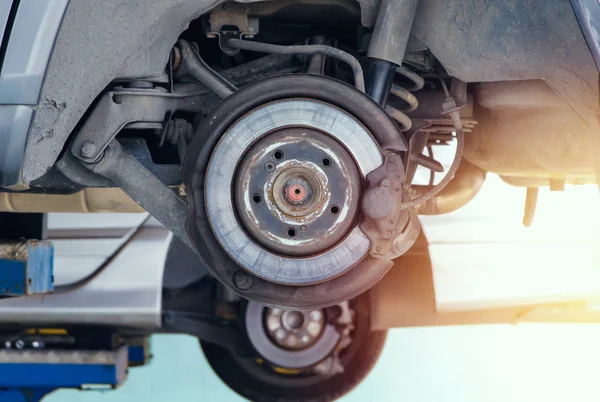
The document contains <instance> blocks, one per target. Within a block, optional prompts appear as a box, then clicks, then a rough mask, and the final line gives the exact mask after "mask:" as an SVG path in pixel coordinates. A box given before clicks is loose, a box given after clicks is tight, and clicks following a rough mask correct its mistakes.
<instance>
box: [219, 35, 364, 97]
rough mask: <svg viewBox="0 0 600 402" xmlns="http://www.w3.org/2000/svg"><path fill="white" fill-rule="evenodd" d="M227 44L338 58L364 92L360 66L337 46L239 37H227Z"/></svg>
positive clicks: (248, 48)
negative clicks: (273, 41)
mask: <svg viewBox="0 0 600 402" xmlns="http://www.w3.org/2000/svg"><path fill="white" fill-rule="evenodd" d="M227 46H229V47H232V48H235V49H242V50H251V51H254V52H263V53H278V54H309V55H313V54H323V55H325V56H329V57H332V58H334V59H338V60H341V61H343V62H344V63H346V64H348V65H349V66H350V68H351V69H352V73H353V74H354V86H355V87H356V89H358V90H359V91H361V92H365V76H364V73H363V69H362V66H361V65H360V63H359V62H358V60H357V59H356V57H354V56H352V55H351V54H350V53H347V52H344V51H343V50H340V49H338V48H335V47H332V46H327V45H298V46H280V45H272V44H270V43H261V42H250V41H245V40H241V39H229V40H228V41H227Z"/></svg>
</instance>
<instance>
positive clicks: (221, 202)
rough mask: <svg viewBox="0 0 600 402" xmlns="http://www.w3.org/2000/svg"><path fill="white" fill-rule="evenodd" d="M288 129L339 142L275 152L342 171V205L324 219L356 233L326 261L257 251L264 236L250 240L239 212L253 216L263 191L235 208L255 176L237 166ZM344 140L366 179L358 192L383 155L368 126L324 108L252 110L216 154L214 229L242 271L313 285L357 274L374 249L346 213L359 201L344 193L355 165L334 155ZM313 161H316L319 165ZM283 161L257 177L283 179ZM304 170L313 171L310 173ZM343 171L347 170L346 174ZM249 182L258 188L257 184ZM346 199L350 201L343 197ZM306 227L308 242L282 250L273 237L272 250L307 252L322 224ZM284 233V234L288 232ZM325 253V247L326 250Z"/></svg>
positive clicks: (210, 173)
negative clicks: (279, 171) (243, 185)
mask: <svg viewBox="0 0 600 402" xmlns="http://www.w3.org/2000/svg"><path fill="white" fill-rule="evenodd" d="M283 127H304V130H311V131H313V130H314V131H317V132H321V133H327V134H328V135H329V136H330V137H331V138H333V139H335V141H333V142H332V141H331V140H327V138H328V137H323V138H320V137H318V136H312V137H309V140H305V141H298V140H296V142H297V144H298V146H296V147H289V148H288V147H284V145H285V142H284V143H282V144H280V143H279V142H278V141H275V142H274V143H273V144H272V145H271V146H269V147H268V148H267V151H268V152H273V154H274V153H275V152H276V151H277V150H278V149H279V147H280V146H281V147H282V149H281V152H282V153H283V154H284V155H287V157H292V156H293V157H294V159H300V160H302V159H307V158H308V159H309V161H308V162H306V163H305V164H307V165H308V164H312V165H313V167H314V166H316V165H318V164H322V165H324V166H323V167H320V168H319V169H320V170H321V171H325V170H328V169H331V170H332V173H331V174H334V173H336V171H337V172H338V173H337V175H336V176H335V177H337V179H335V181H333V180H332V182H331V185H332V186H340V185H341V188H340V189H339V190H335V191H331V196H332V197H340V198H336V199H335V200H336V202H337V203H338V204H339V206H338V209H337V213H335V212H334V210H331V209H330V212H331V214H330V215H326V214H324V217H326V216H328V217H329V216H331V215H335V216H334V217H333V222H332V226H333V227H336V226H337V223H335V222H339V225H340V227H343V228H344V230H343V233H348V234H347V235H346V236H344V237H343V239H341V238H339V237H338V240H340V241H339V242H337V244H335V246H333V247H331V248H329V249H327V250H322V252H321V253H319V254H311V255H307V256H303V258H297V257H287V256H285V255H282V254H283V253H281V252H279V253H276V252H274V251H271V250H269V249H267V248H266V247H264V246H261V245H259V244H257V240H255V238H256V233H254V237H252V235H250V234H249V233H248V232H249V231H248V230H247V229H244V225H242V224H241V223H240V221H239V220H238V219H236V210H237V214H240V213H243V211H244V210H245V209H248V208H246V207H247V206H250V205H252V202H253V200H252V199H251V198H252V197H253V195H254V194H255V193H257V192H258V191H260V185H258V187H257V188H256V189H255V188H254V187H252V188H251V191H247V192H244V191H239V190H236V191H235V192H234V193H235V194H236V196H237V197H239V195H244V194H245V197H246V198H245V199H244V201H243V202H242V203H240V202H239V201H237V205H238V206H237V207H236V206H235V204H236V201H235V198H236V197H235V196H234V194H232V191H231V189H232V188H234V187H236V181H237V180H239V179H240V178H241V179H242V180H243V179H244V178H246V177H247V176H248V175H247V174H244V175H243V177H240V175H239V174H238V169H237V161H240V160H243V158H244V155H246V153H247V151H248V150H249V149H250V148H251V147H252V145H253V144H254V143H255V142H256V141H260V140H261V139H262V138H269V137H271V136H272V135H274V134H272V133H273V132H274V131H279V130H281V128H283ZM307 132H308V131H307ZM301 134H302V130H300V131H299V132H298V133H297V134H296V135H298V136H300V138H301V137H302V135H301ZM281 135H282V138H285V131H282V134H281ZM336 141H337V143H338V144H339V143H342V144H344V145H345V148H346V150H347V152H348V154H350V155H351V158H352V159H353V160H354V161H355V163H356V167H357V168H358V170H359V172H360V176H357V177H355V179H353V180H352V184H353V185H354V183H357V184H356V185H358V183H360V182H361V180H360V178H363V177H365V176H366V175H367V174H368V173H370V172H371V171H373V170H374V169H376V168H377V167H378V166H379V165H380V164H381V151H380V149H379V147H378V146H377V143H376V142H375V140H374V139H373V137H372V136H371V134H370V133H369V132H368V131H367V130H366V129H365V128H364V126H363V125H361V124H360V123H359V122H358V121H357V120H356V119H355V118H354V117H353V116H351V115H349V114H348V113H346V112H344V111H343V110H341V109H338V108H336V107H333V106H331V105H329V104H327V103H324V102H318V101H313V100H308V99H284V100H280V101H276V102H271V103H268V104H266V105H263V106H260V107H258V108H256V109H254V110H252V111H251V112H250V113H247V114H246V115H245V116H244V117H242V118H241V119H239V120H237V122H235V123H234V124H233V125H232V126H231V127H229V129H228V130H227V132H226V133H225V134H224V135H223V137H222V138H221V140H220V141H219V143H218V145H217V146H216V148H215V149H214V151H213V153H212V157H211V159H210V161H209V162H208V167H207V171H206V172H207V173H206V183H205V189H204V194H205V199H206V211H207V216H208V219H209V223H210V226H211V230H212V232H213V233H214V234H215V236H216V238H217V239H218V241H219V243H220V244H221V246H222V248H223V249H224V250H225V251H226V252H227V253H228V254H229V255H230V256H231V258H233V259H234V260H235V261H237V263H238V264H239V265H240V266H242V267H243V268H245V269H247V270H248V271H249V272H252V273H254V274H255V275H257V276H259V277H262V278H264V279H267V280H269V281H272V282H276V283H281V284H287V285H296V286H298V285H304V286H305V285H308V284H313V283H318V282H323V281H326V280H329V279H331V278H333V277H335V276H338V275H340V274H342V273H344V272H345V271H348V270H350V268H352V267H353V266H354V265H356V264H357V263H358V262H359V261H361V259H362V258H363V257H364V256H365V254H366V253H367V251H368V249H369V244H368V243H369V242H368V239H367V237H366V236H365V235H364V234H363V233H362V232H361V230H360V229H359V228H358V227H354V228H352V222H353V221H354V220H353V216H351V215H349V212H351V211H350V209H349V208H348V209H346V208H343V206H344V205H345V202H346V201H345V200H346V199H347V200H351V199H352V198H355V195H353V196H352V197H349V196H348V195H346V192H345V191H342V189H347V186H345V185H344V183H347V182H346V181H345V180H344V179H343V174H344V173H342V172H350V170H349V169H348V168H342V167H343V166H344V165H347V163H346V162H344V163H342V160H343V159H342V157H338V156H337V152H335V151H334V150H335V149H338V148H339V147H340V145H337V147H335V148H332V147H334V146H335V143H336ZM313 147H316V150H320V152H321V154H319V153H318V152H316V153H313V152H314V151H313V150H315V148H313ZM303 150H305V151H307V154H306V155H305V156H303V155H302V154H303ZM267 151H264V150H263V151H262V153H261V152H259V153H258V154H257V155H259V158H260V157H262V156H263V155H266V154H265V153H264V152H267ZM188 155H189V153H188ZM311 155H313V156H311ZM317 155H318V157H317ZM310 158H314V159H312V160H311V159H310ZM325 159H329V164H330V166H329V167H328V166H325V163H324V162H325ZM275 160H276V158H275V157H274V156H273V160H272V161H267V162H266V163H264V164H261V165H262V166H265V169H263V170H260V169H258V170H257V171H256V172H255V174H259V173H260V174H264V175H266V174H267V173H271V172H275V170H276V163H275ZM291 163H295V162H291ZM267 167H268V169H267ZM303 167H305V168H306V167H307V166H303ZM338 167H339V169H341V170H339V171H338V170H337V169H338ZM311 170H313V173H316V172H317V170H316V169H311ZM348 174H349V173H348ZM349 177H351V176H349ZM264 182H267V180H264ZM264 182H263V183H264ZM337 182H339V183H337ZM249 183H250V185H251V186H252V181H251V182H249ZM351 188H352V187H351ZM334 189H335V187H334ZM346 191H347V190H346ZM357 193H358V190H357V189H353V190H352V194H357ZM259 194H262V196H263V198H268V197H269V194H271V191H270V190H269V189H268V188H267V189H265V190H262V192H261V193H259ZM344 196H345V197H346V198H343V197H344ZM338 200H339V201H338ZM328 207H329V208H333V205H329V204H328ZM244 208H245V209H244ZM257 211H261V210H260V209H256V208H253V212H254V213H257ZM270 211H271V212H274V211H275V212H277V209H275V208H271V210H270ZM242 216H243V215H242ZM278 217H279V219H280V221H284V222H286V223H288V224H293V223H297V222H298V221H294V220H293V217H290V216H284V215H283V214H280V215H278ZM259 218H260V216H259ZM260 221H261V222H260V223H261V224H262V223H263V222H262V221H264V219H260ZM354 222H355V221H354ZM298 223H299V222H298ZM302 224H304V226H306V227H307V230H306V231H305V232H302V231H296V234H297V235H298V237H299V238H300V239H301V240H296V239H295V238H288V239H286V240H287V243H286V242H284V241H283V239H277V240H278V242H279V243H277V242H273V239H272V238H271V239H270V241H271V244H270V247H271V248H273V249H277V248H282V247H283V246H288V245H289V246H294V247H296V248H298V249H300V248H301V247H299V246H302V245H303V243H302V237H303V236H304V233H308V232H309V231H310V227H311V226H312V225H313V224H315V223H314V222H313V221H306V222H302ZM250 225H256V223H252V222H250ZM315 225H316V224H315ZM246 226H247V227H248V222H246ZM317 228H318V226H317ZM294 230H295V229H294ZM264 233H265V231H263V232H261V234H264ZM278 233H281V231H280V232H278ZM317 233H319V232H317ZM340 233H342V230H340ZM307 236H308V235H307ZM319 236H320V237H325V236H322V235H320V233H319ZM337 236H339V235H338V231H337V229H336V232H335V235H334V236H332V237H337ZM290 237H293V236H290ZM308 239H310V238H308ZM305 240H306V238H305ZM313 245H314V247H317V244H316V243H315V242H314V241H313V240H312V239H310V240H308V242H307V248H311V247H313ZM318 246H319V247H320V245H318ZM294 247H287V248H284V249H283V250H284V251H286V252H294V251H293V250H294ZM296 252H297V253H301V254H302V253H303V250H301V249H300V250H296ZM257 261H261V263H257ZM334 261H335V262H334Z"/></svg>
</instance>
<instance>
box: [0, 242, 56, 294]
mask: <svg viewBox="0 0 600 402" xmlns="http://www.w3.org/2000/svg"><path fill="white" fill-rule="evenodd" d="M53 290H54V246H52V243H51V242H49V241H38V240H29V241H21V242H7V243H0V296H5V297H6V296H29V295H35V294H46V293H51V292H52V291H53Z"/></svg>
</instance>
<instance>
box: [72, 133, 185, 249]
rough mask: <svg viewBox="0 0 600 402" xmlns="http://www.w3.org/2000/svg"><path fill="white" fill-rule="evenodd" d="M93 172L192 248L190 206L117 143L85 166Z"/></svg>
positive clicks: (112, 144)
mask: <svg viewBox="0 0 600 402" xmlns="http://www.w3.org/2000/svg"><path fill="white" fill-rule="evenodd" d="M83 165H84V166H85V167H87V168H88V169H90V170H91V171H92V172H94V173H97V174H99V175H102V176H104V177H107V178H109V179H110V180H112V181H113V182H114V183H115V184H116V185H117V186H119V187H121V188H122V189H123V191H125V192H126V193H127V195H129V196H130V197H131V198H132V199H133V200H134V201H135V202H137V203H138V204H139V205H140V206H141V207H142V208H144V209H145V210H146V211H148V212H149V213H150V214H151V215H152V216H153V217H155V218H156V219H157V220H158V221H159V222H160V223H162V224H163V225H164V226H165V227H166V228H167V229H169V230H170V231H171V232H173V234H174V235H175V236H176V237H178V238H179V239H180V240H181V241H183V242H184V243H185V244H187V245H188V246H189V247H191V243H190V240H189V238H188V236H187V233H186V231H185V227H184V223H185V218H186V215H187V205H186V203H185V202H184V201H183V200H182V199H181V197H179V196H178V195H177V194H175V193H174V192H173V190H171V189H170V188H169V187H167V186H166V185H165V184H163V183H162V182H161V181H160V180H159V179H158V178H157V177H156V176H154V175H153V174H152V173H151V172H150V171H149V170H148V169H146V168H145V167H144V166H143V165H142V164H141V163H140V162H139V161H138V160H137V159H136V158H135V157H134V156H133V155H130V154H129V153H127V152H126V151H125V150H124V149H123V147H122V146H121V144H119V143H118V142H117V141H116V140H113V141H111V143H110V144H108V146H107V147H106V150H105V151H104V154H103V156H102V158H101V159H100V160H99V161H98V162H97V163H83Z"/></svg>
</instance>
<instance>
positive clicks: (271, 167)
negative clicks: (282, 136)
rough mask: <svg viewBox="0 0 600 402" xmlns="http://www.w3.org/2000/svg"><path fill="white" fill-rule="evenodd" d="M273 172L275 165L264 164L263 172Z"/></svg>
mask: <svg viewBox="0 0 600 402" xmlns="http://www.w3.org/2000/svg"><path fill="white" fill-rule="evenodd" d="M274 170H275V163H273V162H267V163H265V171H266V172H268V173H271V172H272V171H274Z"/></svg>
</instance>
